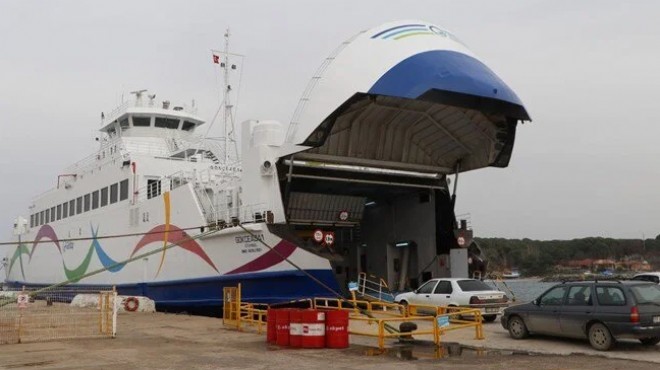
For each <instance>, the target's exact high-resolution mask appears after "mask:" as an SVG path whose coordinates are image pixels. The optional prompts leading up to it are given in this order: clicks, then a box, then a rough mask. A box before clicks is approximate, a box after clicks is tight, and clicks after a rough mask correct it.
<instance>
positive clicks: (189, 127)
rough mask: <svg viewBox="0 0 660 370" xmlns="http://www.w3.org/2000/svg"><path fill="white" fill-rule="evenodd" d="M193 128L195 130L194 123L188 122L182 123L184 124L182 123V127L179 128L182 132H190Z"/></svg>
mask: <svg viewBox="0 0 660 370" xmlns="http://www.w3.org/2000/svg"><path fill="white" fill-rule="evenodd" d="M194 128H195V123H194V122H190V121H184V122H183V127H181V129H182V130H183V131H190V130H192V129H194Z"/></svg>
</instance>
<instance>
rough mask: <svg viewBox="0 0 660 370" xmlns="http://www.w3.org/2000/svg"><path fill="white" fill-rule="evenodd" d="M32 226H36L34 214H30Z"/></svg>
mask: <svg viewBox="0 0 660 370" xmlns="http://www.w3.org/2000/svg"><path fill="white" fill-rule="evenodd" d="M30 227H34V215H30Z"/></svg>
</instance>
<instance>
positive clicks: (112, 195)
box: [110, 184, 117, 204]
mask: <svg viewBox="0 0 660 370" xmlns="http://www.w3.org/2000/svg"><path fill="white" fill-rule="evenodd" d="M114 203H117V184H112V185H110V204H114Z"/></svg>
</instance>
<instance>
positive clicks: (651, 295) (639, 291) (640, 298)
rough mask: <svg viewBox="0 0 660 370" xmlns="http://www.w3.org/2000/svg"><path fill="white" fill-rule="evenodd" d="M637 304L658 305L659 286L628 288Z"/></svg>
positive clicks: (659, 298) (659, 296)
mask: <svg viewBox="0 0 660 370" xmlns="http://www.w3.org/2000/svg"><path fill="white" fill-rule="evenodd" d="M630 290H631V291H632V293H633V295H634V296H635V300H636V301H637V303H638V304H645V303H655V304H658V305H660V286H658V285H651V284H649V285H636V286H633V287H631V288H630Z"/></svg>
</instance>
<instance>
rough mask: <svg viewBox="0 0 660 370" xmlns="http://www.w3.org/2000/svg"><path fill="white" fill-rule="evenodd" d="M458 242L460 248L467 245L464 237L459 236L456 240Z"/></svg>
mask: <svg viewBox="0 0 660 370" xmlns="http://www.w3.org/2000/svg"><path fill="white" fill-rule="evenodd" d="M456 242H457V243H458V245H459V246H461V247H462V246H464V245H465V238H464V237H462V236H459V237H458V239H456Z"/></svg>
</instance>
